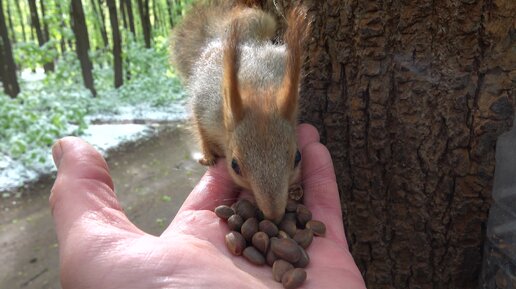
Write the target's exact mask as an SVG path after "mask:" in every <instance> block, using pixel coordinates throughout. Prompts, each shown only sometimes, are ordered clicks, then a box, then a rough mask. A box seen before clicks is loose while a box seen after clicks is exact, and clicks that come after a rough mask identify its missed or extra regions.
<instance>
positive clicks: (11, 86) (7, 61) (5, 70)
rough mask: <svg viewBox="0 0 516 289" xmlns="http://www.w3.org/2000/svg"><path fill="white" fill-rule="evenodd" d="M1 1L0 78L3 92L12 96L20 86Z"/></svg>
mask: <svg viewBox="0 0 516 289" xmlns="http://www.w3.org/2000/svg"><path fill="white" fill-rule="evenodd" d="M2 2H3V1H2V0H0V79H1V80H2V85H3V87H4V92H5V93H6V94H7V95H9V96H10V97H13V98H14V97H16V96H17V95H18V93H19V92H20V86H19V85H18V79H17V78H16V65H15V63H14V58H13V53H12V50H11V42H10V41H9V37H8V33H7V25H6V23H5V17H4V15H5V14H4V8H3V3H2Z"/></svg>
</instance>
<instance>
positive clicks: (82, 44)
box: [70, 0, 97, 97]
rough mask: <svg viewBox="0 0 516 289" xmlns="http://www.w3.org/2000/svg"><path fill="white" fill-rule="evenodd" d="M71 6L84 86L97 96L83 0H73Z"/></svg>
mask: <svg viewBox="0 0 516 289" xmlns="http://www.w3.org/2000/svg"><path fill="white" fill-rule="evenodd" d="M70 8H71V21H72V29H73V32H74V34H75V43H76V51H77V56H78V57H79V61H80V63H81V71H82V78H83V80H84V86H85V87H86V88H87V89H89V90H90V91H91V93H92V95H93V97H95V96H97V92H96V91H95V86H94V83H93V74H92V70H93V65H92V63H91V60H90V58H89V56H88V51H89V50H90V41H89V38H88V28H87V26H86V20H85V19H84V10H83V8H82V2H81V0H72V3H71V7H70Z"/></svg>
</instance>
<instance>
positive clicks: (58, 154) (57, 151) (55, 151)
mask: <svg viewBox="0 0 516 289" xmlns="http://www.w3.org/2000/svg"><path fill="white" fill-rule="evenodd" d="M52 157H53V158H54V164H55V165H56V168H58V169H59V164H60V163H61V158H62V157H63V148H62V147H61V140H58V141H57V142H56V143H55V144H54V145H53V146H52Z"/></svg>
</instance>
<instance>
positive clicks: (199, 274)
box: [50, 125, 365, 289]
mask: <svg viewBox="0 0 516 289" xmlns="http://www.w3.org/2000/svg"><path fill="white" fill-rule="evenodd" d="M298 136H299V146H300V150H301V151H302V154H303V161H302V179H303V187H304V201H305V205H306V206H307V207H308V208H309V209H310V210H311V211H312V214H313V217H314V219H317V220H320V221H323V222H324V223H325V224H326V228H327V230H326V236H325V237H317V238H314V240H313V242H312V245H311V246H310V247H309V248H308V250H307V252H308V254H309V255H310V264H309V265H308V267H307V268H306V270H307V274H308V277H307V280H306V281H305V283H304V284H303V287H302V288H350V289H354V288H365V285H364V281H363V279H362V276H361V275H360V273H359V271H358V269H357V266H356V265H355V263H354V261H353V258H352V256H351V254H350V253H349V250H348V245H347V242H346V239H345V235H344V228H343V223H342V217H341V207H340V201H339V197H338V192H337V183H336V179H335V173H334V170H333V165H332V161H331V158H330V155H329V152H328V150H327V149H326V148H325V147H324V146H323V145H322V144H320V143H319V135H318V133H317V131H316V130H315V128H313V127H312V126H310V125H301V126H299V128H298ZM52 152H53V156H54V162H55V163H56V166H57V167H58V174H57V179H56V182H55V184H54V187H53V188H52V194H51V196H50V205H51V208H52V214H53V218H54V223H55V226H56V232H57V237H58V242H59V254H60V267H61V284H62V287H63V289H68V288H74V289H85V288H100V289H108V288H124V289H127V288H145V289H154V288H282V285H281V284H280V283H278V282H276V281H274V279H273V278H272V270H271V268H270V267H266V266H261V267H259V266H255V265H252V264H250V263H249V262H248V261H246V260H245V259H244V258H242V257H236V256H233V255H231V253H230V252H229V251H228V249H227V248H226V246H225V244H224V236H225V235H226V233H227V232H228V231H229V229H228V227H227V224H226V223H225V222H223V221H221V220H220V219H219V218H218V217H217V216H216V215H215V214H214V213H213V209H214V208H215V207H216V206H218V205H221V204H229V203H232V202H234V201H235V200H236V199H237V198H238V194H239V193H238V190H237V189H236V187H235V186H234V184H233V182H232V180H231V177H230V176H229V174H228V172H227V170H226V167H225V165H224V164H223V162H222V161H219V162H218V163H217V164H216V165H215V166H214V167H210V168H209V169H208V171H207V172H206V174H205V175H204V176H203V177H202V179H201V180H200V181H199V183H198V185H197V186H196V187H195V188H194V190H193V191H192V193H191V194H190V195H189V197H188V198H187V200H186V201H185V202H184V204H183V206H182V207H181V209H180V210H179V212H178V213H177V215H176V217H175V218H174V220H173V221H172V223H171V224H170V225H169V227H168V228H167V229H166V230H165V231H164V232H163V234H162V235H161V236H159V237H156V236H152V235H149V234H146V233H145V232H143V231H141V230H140V229H138V228H137V227H136V226H135V225H134V224H132V223H131V222H130V221H129V219H128V218H127V216H126V215H125V214H124V212H123V211H122V208H121V207H120V204H119V203H118V200H117V198H116V196H115V193H114V187H113V181H112V179H111V177H110V175H109V171H108V167H107V164H106V162H105V161H104V159H103V158H102V157H101V155H100V154H99V153H98V152H97V151H95V150H94V149H93V148H92V147H91V146H90V145H88V144H86V143H85V142H84V141H82V140H80V139H78V138H64V139H62V140H60V141H58V142H57V143H56V144H55V145H54V147H53V150H52Z"/></svg>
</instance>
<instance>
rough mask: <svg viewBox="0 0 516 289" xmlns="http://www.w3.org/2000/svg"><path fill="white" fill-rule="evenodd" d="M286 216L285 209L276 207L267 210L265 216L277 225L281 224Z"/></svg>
mask: <svg viewBox="0 0 516 289" xmlns="http://www.w3.org/2000/svg"><path fill="white" fill-rule="evenodd" d="M284 214H285V208H279V207H275V208H273V209H272V210H265V211H264V212H263V215H264V216H265V218H266V219H268V220H271V221H273V222H274V223H276V224H279V223H280V222H281V220H282V219H283V215H284Z"/></svg>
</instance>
